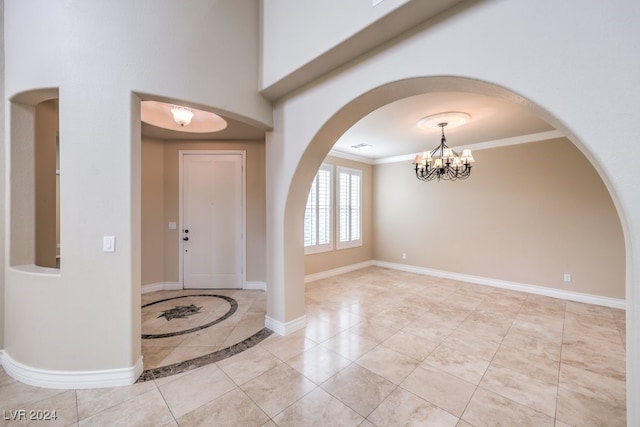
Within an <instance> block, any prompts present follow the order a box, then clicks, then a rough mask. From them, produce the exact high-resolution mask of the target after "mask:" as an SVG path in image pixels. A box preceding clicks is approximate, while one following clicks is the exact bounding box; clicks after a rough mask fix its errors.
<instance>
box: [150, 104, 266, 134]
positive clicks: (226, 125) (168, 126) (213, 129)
mask: <svg viewBox="0 0 640 427" xmlns="http://www.w3.org/2000/svg"><path fill="white" fill-rule="evenodd" d="M144 98H145V99H143V100H142V101H141V103H140V116H141V120H142V136H144V137H149V138H157V139H164V140H207V141H210V140H217V141H231V140H263V139H264V134H265V130H266V129H264V128H261V127H259V126H254V125H251V124H248V123H245V122H243V121H241V120H239V119H237V118H234V117H231V115H224V114H216V113H213V112H211V111H207V110H205V109H204V108H197V107H194V106H193V105H192V104H190V103H185V102H182V101H175V102H171V100H167V99H163V100H162V101H160V100H156V99H149V98H148V97H144ZM174 106H184V107H187V108H189V109H190V110H191V111H192V112H193V113H194V116H193V118H192V119H191V123H189V124H188V125H186V126H184V127H182V126H180V125H179V124H177V123H176V122H175V121H174V120H173V116H172V114H171V108H173V107H174Z"/></svg>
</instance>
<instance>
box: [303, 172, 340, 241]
mask: <svg viewBox="0 0 640 427" xmlns="http://www.w3.org/2000/svg"><path fill="white" fill-rule="evenodd" d="M332 172H333V170H332V167H331V165H322V166H320V169H319V170H318V173H317V174H316V177H315V178H314V179H313V183H312V184H311V189H310V190H309V196H308V197H307V207H306V209H305V212H304V251H305V253H314V252H323V251H329V250H331V249H332V245H331V234H332V233H331V217H332V213H331V198H332V195H331V188H332V185H331V175H332Z"/></svg>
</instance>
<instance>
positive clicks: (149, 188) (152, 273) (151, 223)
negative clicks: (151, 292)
mask: <svg viewBox="0 0 640 427" xmlns="http://www.w3.org/2000/svg"><path fill="white" fill-rule="evenodd" d="M141 181H142V184H141V185H142V187H141V194H142V200H141V202H142V207H141V215H142V221H141V222H142V242H141V244H142V251H141V252H142V253H141V256H142V284H143V285H146V284H150V283H162V282H165V281H166V280H165V275H164V264H165V263H164V234H165V233H164V229H165V228H166V223H165V221H164V144H163V142H162V141H159V140H155V139H149V138H143V139H142V180H141Z"/></svg>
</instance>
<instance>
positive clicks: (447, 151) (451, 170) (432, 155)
mask: <svg viewBox="0 0 640 427" xmlns="http://www.w3.org/2000/svg"><path fill="white" fill-rule="evenodd" d="M451 114H454V113H443V114H436V115H435V116H429V117H425V118H424V119H422V120H420V121H419V122H418V126H420V127H423V128H424V126H426V127H427V128H429V127H431V126H432V125H431V124H432V123H433V118H434V117H436V116H440V117H439V119H442V118H443V117H445V116H446V117H452V118H453V119H454V120H455V119H456V117H458V121H457V122H455V123H457V125H458V126H461V125H462V124H464V123H466V121H468V120H469V118H470V117H469V115H468V114H466V113H455V114H456V116H451ZM458 114H459V115H460V116H458ZM447 115H448V116H447ZM462 115H464V116H466V121H465V119H464V116H462ZM447 126H449V123H448V122H443V121H441V122H440V123H438V124H437V127H439V128H440V129H442V137H441V138H440V145H438V146H437V147H436V148H434V149H433V150H432V151H425V152H423V153H422V154H418V155H416V158H415V160H414V162H413V165H414V167H415V172H416V178H418V179H419V180H421V181H432V180H434V179H435V180H438V181H440V180H441V179H445V180H449V181H456V180H458V179H467V178H469V175H471V164H472V163H473V162H474V161H475V160H474V159H473V155H472V154H471V150H470V149H464V150H462V155H461V156H459V155H458V153H456V152H455V151H453V150H452V149H451V148H449V147H448V146H447V144H446V142H447V138H446V137H445V136H444V128H445V127H447Z"/></svg>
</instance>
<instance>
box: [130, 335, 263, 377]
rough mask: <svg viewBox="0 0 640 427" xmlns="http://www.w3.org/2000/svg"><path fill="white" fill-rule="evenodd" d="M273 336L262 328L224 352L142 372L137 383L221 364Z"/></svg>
mask: <svg viewBox="0 0 640 427" xmlns="http://www.w3.org/2000/svg"><path fill="white" fill-rule="evenodd" d="M271 334H273V331H271V330H269V329H267V328H262V329H261V330H259V331H258V332H256V333H255V334H253V335H252V336H250V337H249V338H246V339H245V340H243V341H240V342H239V343H237V344H234V345H232V346H231V347H227V348H224V349H222V350H218V351H215V352H213V353H209V354H205V355H204V356H200V357H196V358H194V359H191V360H185V361H184V362H180V363H174V364H172V365H167V366H160V367H158V368H153V369H147V370H145V371H144V372H142V375H140V378H138V381H136V382H137V383H142V382H145V381H149V380H154V379H158V378H163V377H168V376H170V375H176V374H180V373H182V372H186V371H191V370H193V369H197V368H200V367H202V366H205V365H208V364H210V363H215V362H219V361H220V360H222V359H226V358H227V357H231V356H233V355H235V354H238V353H242V352H243V351H245V350H247V349H249V348H251V347H253V346H254V345H256V344H258V343H260V342H261V341H262V340H264V339H265V338H267V337H269V336H270V335H271Z"/></svg>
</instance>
